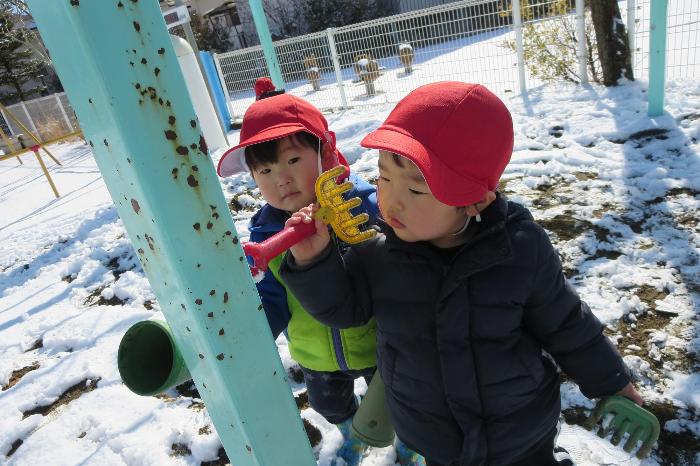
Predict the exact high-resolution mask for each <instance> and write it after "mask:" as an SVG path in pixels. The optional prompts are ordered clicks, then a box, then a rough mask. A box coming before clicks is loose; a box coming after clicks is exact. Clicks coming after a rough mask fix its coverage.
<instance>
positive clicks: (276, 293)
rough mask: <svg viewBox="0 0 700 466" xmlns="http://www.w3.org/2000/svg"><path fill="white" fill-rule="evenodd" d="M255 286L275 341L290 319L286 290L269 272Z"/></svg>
mask: <svg viewBox="0 0 700 466" xmlns="http://www.w3.org/2000/svg"><path fill="white" fill-rule="evenodd" d="M255 286H256V287H257V289H258V294H259V295H260V301H262V305H263V309H264V310H265V317H267V323H268V324H269V325H270V330H271V331H272V337H273V338H275V339H276V338H277V337H278V336H279V334H280V333H282V332H283V331H284V330H286V328H287V325H288V324H289V320H290V319H291V318H292V314H291V312H290V311H289V305H288V304H287V290H285V289H284V286H282V284H281V283H280V282H278V281H277V279H276V278H275V276H274V274H273V273H272V272H271V271H269V270H268V271H266V272H265V277H264V278H263V279H262V280H260V281H259V282H258V283H256V284H255Z"/></svg>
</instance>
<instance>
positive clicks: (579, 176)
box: [574, 172, 598, 181]
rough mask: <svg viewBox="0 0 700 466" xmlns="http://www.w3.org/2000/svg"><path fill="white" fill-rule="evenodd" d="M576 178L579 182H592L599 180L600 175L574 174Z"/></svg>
mask: <svg viewBox="0 0 700 466" xmlns="http://www.w3.org/2000/svg"><path fill="white" fill-rule="evenodd" d="M574 176H575V177H576V179H577V180H579V181H591V180H597V179H598V173H592V172H574Z"/></svg>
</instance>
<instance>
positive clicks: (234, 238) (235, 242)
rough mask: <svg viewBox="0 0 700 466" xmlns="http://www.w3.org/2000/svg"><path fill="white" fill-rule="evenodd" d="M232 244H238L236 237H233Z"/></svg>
mask: <svg viewBox="0 0 700 466" xmlns="http://www.w3.org/2000/svg"><path fill="white" fill-rule="evenodd" d="M231 241H232V242H233V244H238V236H234V237H233V240H231Z"/></svg>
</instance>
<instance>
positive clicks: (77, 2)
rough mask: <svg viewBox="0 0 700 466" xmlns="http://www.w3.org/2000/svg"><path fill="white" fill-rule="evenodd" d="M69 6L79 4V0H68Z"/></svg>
mask: <svg viewBox="0 0 700 466" xmlns="http://www.w3.org/2000/svg"><path fill="white" fill-rule="evenodd" d="M70 4H71V6H80V0H70Z"/></svg>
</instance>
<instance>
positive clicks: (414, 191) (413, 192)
mask: <svg viewBox="0 0 700 466" xmlns="http://www.w3.org/2000/svg"><path fill="white" fill-rule="evenodd" d="M409 191H411V194H416V195H419V196H421V195H423V194H428V193H423V192H420V191H416V190H415V189H410V188H409Z"/></svg>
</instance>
